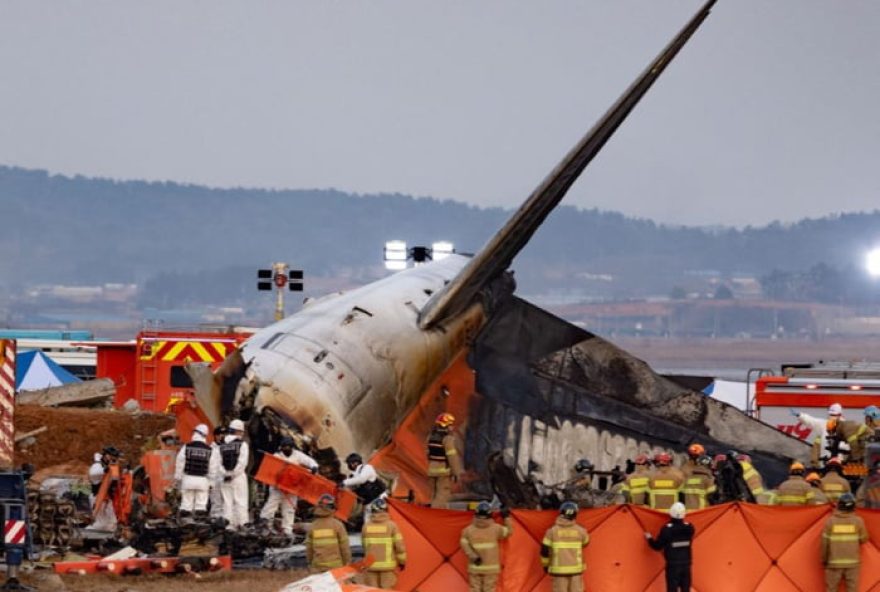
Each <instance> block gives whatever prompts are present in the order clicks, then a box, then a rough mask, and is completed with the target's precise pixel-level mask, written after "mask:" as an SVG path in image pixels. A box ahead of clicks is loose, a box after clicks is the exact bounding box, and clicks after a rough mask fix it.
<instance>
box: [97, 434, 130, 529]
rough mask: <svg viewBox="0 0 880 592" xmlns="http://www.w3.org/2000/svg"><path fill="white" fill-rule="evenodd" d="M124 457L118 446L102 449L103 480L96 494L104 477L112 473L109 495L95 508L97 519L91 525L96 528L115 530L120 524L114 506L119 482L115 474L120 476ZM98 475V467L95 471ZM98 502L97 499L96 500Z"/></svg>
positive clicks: (99, 487) (99, 486) (108, 489)
mask: <svg viewBox="0 0 880 592" xmlns="http://www.w3.org/2000/svg"><path fill="white" fill-rule="evenodd" d="M121 457H122V452H121V451H120V450H119V449H118V448H116V446H112V445H111V446H105V447H104V448H103V449H101V460H100V463H101V468H102V470H103V473H102V474H101V480H100V481H99V482H98V488H97V490H96V491H95V495H96V496H97V495H98V491H100V489H101V484H102V483H103V482H104V479H105V478H107V473H110V476H109V479H110V482H109V486H108V488H107V497H106V498H105V499H104V501H103V503H102V505H101V507H100V508H97V507H95V508H93V512H94V514H95V519H94V521H93V522H92V524H91V527H92V528H93V529H95V530H104V531H115V530H116V525H117V524H118V522H117V518H116V510H115V509H114V507H113V498H114V496H115V495H116V491H117V487H118V483H117V480H116V479H114V477H113V476H114V475H116V476H117V477H118V476H119V467H118V465H119V459H120V458H121ZM95 474H96V475H97V469H96V471H95ZM95 502H97V500H95Z"/></svg>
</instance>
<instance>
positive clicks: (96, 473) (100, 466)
mask: <svg viewBox="0 0 880 592" xmlns="http://www.w3.org/2000/svg"><path fill="white" fill-rule="evenodd" d="M101 458H102V455H101V453H100V452H96V453H95V454H94V456H93V457H92V461H93V462H92V465H91V466H90V467H89V484H91V486H92V496H91V497H92V504H93V505H94V503H95V496H96V495H98V489H99V488H100V487H101V481H103V480H104V463H102V462H101Z"/></svg>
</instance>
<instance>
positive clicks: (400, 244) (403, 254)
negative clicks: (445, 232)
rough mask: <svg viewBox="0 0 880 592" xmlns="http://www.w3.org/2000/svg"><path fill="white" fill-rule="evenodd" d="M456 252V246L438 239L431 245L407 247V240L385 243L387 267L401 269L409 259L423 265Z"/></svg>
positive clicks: (391, 269)
mask: <svg viewBox="0 0 880 592" xmlns="http://www.w3.org/2000/svg"><path fill="white" fill-rule="evenodd" d="M453 253H455V246H454V245H453V244H452V243H451V242H449V241H437V242H435V243H433V244H432V245H431V246H430V247H422V246H415V247H410V248H407V247H406V241H402V240H392V241H387V242H386V243H385V269H388V270H390V271H400V270H402V269H406V267H407V261H410V260H411V261H412V262H413V265H421V264H423V263H427V262H428V261H440V260H441V259H445V258H447V257H449V256H450V255H452V254H453Z"/></svg>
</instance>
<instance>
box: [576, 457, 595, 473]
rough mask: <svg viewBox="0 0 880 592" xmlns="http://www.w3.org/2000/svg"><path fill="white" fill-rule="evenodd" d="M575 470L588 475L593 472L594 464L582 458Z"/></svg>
mask: <svg viewBox="0 0 880 592" xmlns="http://www.w3.org/2000/svg"><path fill="white" fill-rule="evenodd" d="M574 470H575V471H577V472H578V473H587V472H589V471H592V470H593V463H591V462H590V461H588V460H587V459H585V458H582V459H580V460H579V461H577V462H576V463H575V465H574Z"/></svg>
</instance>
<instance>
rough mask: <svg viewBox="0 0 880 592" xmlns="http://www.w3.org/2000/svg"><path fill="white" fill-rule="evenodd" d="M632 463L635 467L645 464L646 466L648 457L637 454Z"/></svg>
mask: <svg viewBox="0 0 880 592" xmlns="http://www.w3.org/2000/svg"><path fill="white" fill-rule="evenodd" d="M633 462H634V463H635V464H637V465H646V464H648V455H647V454H639V455H638V456H636V458H635V460H634V461H633Z"/></svg>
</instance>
